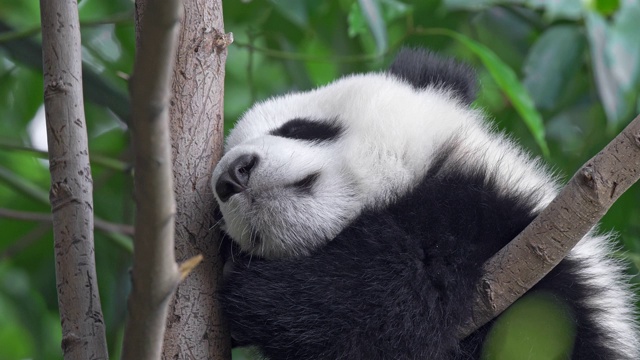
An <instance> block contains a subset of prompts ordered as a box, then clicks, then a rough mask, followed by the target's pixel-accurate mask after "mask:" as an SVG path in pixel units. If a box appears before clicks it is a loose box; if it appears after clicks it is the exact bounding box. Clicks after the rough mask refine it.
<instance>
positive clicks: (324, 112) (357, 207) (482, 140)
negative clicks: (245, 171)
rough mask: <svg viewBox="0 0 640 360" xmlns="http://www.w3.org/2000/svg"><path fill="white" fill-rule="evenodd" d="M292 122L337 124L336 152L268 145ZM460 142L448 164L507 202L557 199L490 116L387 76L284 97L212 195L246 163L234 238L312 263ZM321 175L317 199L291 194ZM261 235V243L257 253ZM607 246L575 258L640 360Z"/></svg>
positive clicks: (254, 122)
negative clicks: (474, 175) (480, 173)
mask: <svg viewBox="0 0 640 360" xmlns="http://www.w3.org/2000/svg"><path fill="white" fill-rule="evenodd" d="M294 118H305V119H309V120H321V121H336V122H337V123H338V124H340V126H342V127H343V128H344V129H345V131H344V133H343V134H342V136H340V137H339V138H338V139H337V140H335V141H331V142H323V143H318V144H311V143H309V142H305V141H301V140H293V139H286V138H282V137H276V136H272V135H269V132H270V131H271V130H274V129H276V128H278V127H280V126H281V125H282V124H284V123H285V122H287V121H289V120H291V119H294ZM452 138H455V139H456V141H460V142H461V146H459V147H456V148H455V149H456V150H455V152H454V153H453V154H451V155H452V156H451V157H450V160H449V161H456V162H457V163H460V162H462V163H464V164H466V166H468V167H469V168H470V169H472V168H476V167H482V168H485V169H487V170H488V173H489V174H491V175H493V176H494V177H495V178H496V179H497V181H498V184H499V186H500V188H502V189H503V191H504V192H509V193H513V192H516V193H518V194H521V195H522V196H532V195H533V196H534V199H535V201H537V204H538V207H537V209H536V211H537V210H540V209H542V208H544V207H545V206H546V205H547V204H548V203H549V202H550V201H551V200H552V199H553V197H554V196H555V195H556V193H557V190H556V182H555V181H554V179H553V178H552V177H551V176H550V175H549V174H548V172H547V171H546V170H545V169H544V168H543V167H542V166H541V165H540V162H539V161H537V160H534V159H531V157H530V156H529V155H527V154H526V153H524V152H523V151H522V150H521V149H520V148H519V147H517V146H516V145H514V144H513V142H512V141H510V140H509V139H508V138H507V137H505V136H504V135H502V134H499V133H497V132H495V131H493V130H492V129H491V128H490V127H489V126H488V125H487V124H486V121H485V120H484V117H483V115H482V114H481V113H480V112H479V111H477V110H472V109H469V108H468V107H467V106H466V105H464V104H462V103H460V102H459V101H457V100H456V99H455V98H454V97H453V96H452V94H451V93H449V92H447V91H445V90H442V89H436V88H428V89H425V90H419V91H418V90H415V89H414V88H412V87H411V86H410V85H409V84H407V83H405V82H403V81H401V80H398V79H397V78H395V77H393V76H391V75H387V74H367V75H355V76H350V77H346V78H343V79H340V80H338V81H336V82H334V83H332V84H329V85H327V86H324V87H321V88H319V89H316V90H313V91H309V92H304V93H296V94H290V95H285V96H282V97H278V98H273V99H270V100H267V101H265V102H262V103H259V104H257V105H255V106H254V107H253V108H251V109H250V110H249V111H248V112H247V113H246V114H245V115H244V116H243V117H242V118H241V119H240V121H239V122H238V123H237V125H236V127H235V128H234V129H233V130H232V132H231V134H230V135H229V137H228V139H227V143H226V154H225V156H224V157H223V158H222V160H221V161H220V163H219V165H218V166H217V167H216V169H215V171H214V174H213V180H212V181H213V184H215V183H216V181H217V179H218V178H219V176H220V175H221V173H222V172H223V171H226V169H227V168H228V166H229V163H230V162H231V161H232V160H234V159H236V158H237V157H238V156H240V155H243V154H254V155H257V156H258V157H259V158H260V161H259V162H258V164H257V165H256V166H255V168H254V169H253V170H252V173H251V176H250V180H249V189H248V190H247V191H245V192H243V193H240V194H236V195H234V196H232V197H231V198H230V199H229V200H228V201H227V202H226V203H223V202H220V207H221V211H222V213H223V215H224V218H225V220H226V225H227V232H228V233H229V234H230V236H231V237H232V238H233V239H234V240H235V241H236V242H237V243H238V244H239V245H240V246H241V247H242V248H243V249H244V250H245V251H247V252H250V253H254V254H257V255H260V256H262V257H266V258H279V257H287V256H300V255H305V254H308V252H309V251H310V250H311V249H314V248H316V247H318V246H320V245H322V244H324V243H325V242H327V241H329V240H330V239H332V238H333V237H334V236H336V235H337V234H338V232H340V231H341V230H342V229H343V228H344V227H345V226H346V225H347V224H348V223H349V222H351V221H352V220H353V219H355V218H356V217H357V216H358V215H359V214H360V212H361V211H362V210H363V209H364V208H366V207H371V206H384V205H386V204H387V203H389V201H392V200H393V199H395V198H396V197H398V196H400V195H402V194H405V193H406V192H407V191H408V190H409V189H411V187H412V186H414V185H415V184H416V183H417V182H418V181H419V180H420V179H421V178H422V177H423V176H424V175H425V173H426V171H427V170H428V168H429V166H430V165H431V162H432V160H433V157H434V155H435V150H437V149H438V148H439V147H440V146H441V145H443V144H444V143H446V142H447V141H451V139H452ZM314 172H318V173H320V177H319V180H318V182H317V183H316V184H315V185H314V195H313V196H304V195H300V193H299V192H296V191H295V190H294V189H292V188H291V187H287V186H286V184H291V183H294V182H295V181H298V180H300V179H303V178H304V177H305V176H307V175H309V174H311V173H314ZM255 234H259V235H260V238H261V240H262V241H261V242H260V243H259V244H258V243H256V241H255ZM608 246H609V245H608V239H607V237H604V236H587V237H585V239H583V240H582V241H581V242H580V243H579V244H578V245H577V246H576V247H575V249H574V250H573V251H572V252H571V255H570V257H571V258H574V259H578V260H580V261H582V262H583V263H584V264H585V269H584V270H583V271H584V275H585V278H586V280H585V281H587V282H588V283H589V284H592V285H595V286H597V287H599V288H602V289H603V293H602V294H601V295H598V296H596V297H594V298H593V299H592V300H591V303H590V305H592V306H593V307H597V308H599V309H607V310H608V311H605V312H602V313H601V315H599V316H600V317H599V318H598V319H597V323H598V324H600V326H602V327H603V328H605V329H606V330H607V331H608V332H609V333H611V334H612V338H611V341H614V342H615V343H616V346H617V347H618V348H619V351H620V352H621V354H624V355H625V356H627V358H640V355H639V354H638V353H637V351H638V341H639V339H638V338H637V337H635V335H634V334H637V329H633V321H632V320H630V319H632V318H633V316H634V314H633V310H632V309H633V304H632V296H631V295H630V293H629V292H628V291H627V290H625V289H624V288H623V287H622V286H621V285H620V284H622V283H623V281H622V279H620V275H619V274H620V273H621V268H620V266H619V265H618V264H617V263H615V262H614V261H613V260H611V259H610V258H609V257H608V255H607V254H608V253H609V250H610V249H609V247H608Z"/></svg>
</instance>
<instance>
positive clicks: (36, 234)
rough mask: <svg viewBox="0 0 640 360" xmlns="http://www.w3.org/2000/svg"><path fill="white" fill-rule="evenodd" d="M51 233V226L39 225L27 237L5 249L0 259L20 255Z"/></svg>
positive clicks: (0, 254)
mask: <svg viewBox="0 0 640 360" xmlns="http://www.w3.org/2000/svg"><path fill="white" fill-rule="evenodd" d="M49 231H51V224H47V223H41V224H39V225H38V226H36V227H35V228H34V229H32V230H31V231H29V232H28V233H27V234H26V235H24V236H22V237H20V238H19V239H18V240H16V241H14V242H13V244H11V245H9V246H8V247H7V248H5V249H4V250H3V251H2V253H0V259H11V258H12V257H13V256H14V255H16V254H19V253H20V252H22V251H23V250H25V249H26V248H28V247H29V246H31V245H33V244H35V243H36V242H37V241H38V240H40V239H41V238H42V237H43V236H44V235H45V234H46V233H47V232H49Z"/></svg>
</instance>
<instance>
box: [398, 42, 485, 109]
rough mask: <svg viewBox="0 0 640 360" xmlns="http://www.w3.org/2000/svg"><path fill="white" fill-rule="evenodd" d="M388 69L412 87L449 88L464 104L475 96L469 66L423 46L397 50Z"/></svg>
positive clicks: (472, 73) (468, 102)
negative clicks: (422, 47)
mask: <svg viewBox="0 0 640 360" xmlns="http://www.w3.org/2000/svg"><path fill="white" fill-rule="evenodd" d="M389 72H390V73H391V74H393V75H395V76H397V77H399V78H401V79H403V80H405V81H408V82H409V83H410V84H411V85H413V87H414V88H416V89H424V88H427V87H437V88H444V89H448V90H451V91H453V92H454V93H455V94H456V96H457V97H458V98H460V100H462V101H464V102H465V103H466V104H471V103H472V102H473V100H475V98H476V86H477V84H476V74H475V72H474V71H473V70H472V69H471V68H470V67H469V66H467V65H465V64H462V63H458V62H456V61H454V60H452V59H448V58H445V57H441V56H438V55H436V54H434V53H432V52H429V51H427V50H424V49H409V48H403V49H401V50H400V52H398V55H397V56H396V59H395V60H394V61H393V63H392V64H391V66H390V67H389Z"/></svg>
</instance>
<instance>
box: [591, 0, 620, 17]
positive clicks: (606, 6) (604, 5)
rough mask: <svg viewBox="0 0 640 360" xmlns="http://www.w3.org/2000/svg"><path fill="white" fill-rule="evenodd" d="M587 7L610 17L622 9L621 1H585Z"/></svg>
mask: <svg viewBox="0 0 640 360" xmlns="http://www.w3.org/2000/svg"><path fill="white" fill-rule="evenodd" d="M584 2H585V7H586V8H588V9H590V10H593V11H597V12H599V13H600V14H602V15H605V16H608V15H611V14H613V13H615V12H616V11H617V10H618V8H619V7H620V0H585V1H584Z"/></svg>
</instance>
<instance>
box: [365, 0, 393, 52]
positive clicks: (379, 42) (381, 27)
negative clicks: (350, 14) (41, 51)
mask: <svg viewBox="0 0 640 360" xmlns="http://www.w3.org/2000/svg"><path fill="white" fill-rule="evenodd" d="M358 4H360V9H361V11H362V16H363V17H364V19H365V20H366V21H367V24H368V25H369V29H370V30H371V34H372V35H373V38H374V39H375V41H376V48H377V49H378V54H382V53H384V52H385V51H387V46H388V44H387V26H386V24H385V22H384V19H383V18H382V11H381V9H380V2H379V0H358Z"/></svg>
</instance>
